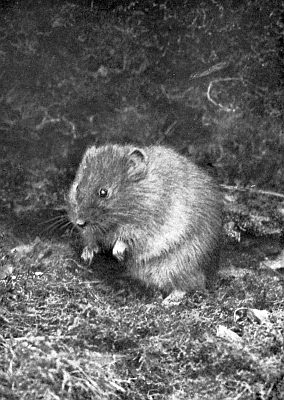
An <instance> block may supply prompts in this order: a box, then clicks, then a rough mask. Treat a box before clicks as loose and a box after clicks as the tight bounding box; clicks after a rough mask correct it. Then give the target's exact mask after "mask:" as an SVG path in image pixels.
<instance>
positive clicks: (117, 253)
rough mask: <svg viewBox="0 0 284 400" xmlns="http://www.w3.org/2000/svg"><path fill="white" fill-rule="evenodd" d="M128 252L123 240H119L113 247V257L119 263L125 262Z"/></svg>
mask: <svg viewBox="0 0 284 400" xmlns="http://www.w3.org/2000/svg"><path fill="white" fill-rule="evenodd" d="M126 250H127V246H126V244H125V243H124V242H122V241H121V240H117V241H116V242H115V245H114V246H113V249H112V255H113V256H114V257H115V258H116V259H117V260H118V261H123V260H124V256H125V252H126Z"/></svg>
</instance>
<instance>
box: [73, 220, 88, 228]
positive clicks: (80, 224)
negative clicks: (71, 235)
mask: <svg viewBox="0 0 284 400" xmlns="http://www.w3.org/2000/svg"><path fill="white" fill-rule="evenodd" d="M75 224H76V225H77V226H79V228H84V227H85V226H86V225H87V221H85V220H84V219H82V218H77V219H76V221H75Z"/></svg>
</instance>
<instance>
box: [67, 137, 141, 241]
mask: <svg viewBox="0 0 284 400" xmlns="http://www.w3.org/2000/svg"><path fill="white" fill-rule="evenodd" d="M147 162H148V160H147V155H146V153H145V151H144V150H143V149H138V148H135V147H132V146H118V145H107V146H102V147H95V146H93V147H91V148H89V149H88V150H87V151H86V153H85V155H84V157H83V160H82V162H81V164H80V166H79V169H78V171H77V175H76V178H75V180H74V182H73V184H72V186H71V189H70V192H69V196H68V203H69V204H68V206H69V217H70V219H71V221H72V222H73V223H74V224H75V225H77V226H78V227H79V228H85V227H87V226H91V228H92V230H94V231H96V230H97V231H98V232H101V233H105V232H108V231H111V230H113V229H115V228H116V227H117V226H119V225H120V226H121V225H125V224H127V223H133V222H134V223H135V221H136V220H137V221H139V218H140V217H141V212H143V210H142V209H141V207H142V208H143V201H144V194H143V188H142V187H141V183H142V186H143V181H144V180H145V177H146V176H147V172H148V166H147Z"/></svg>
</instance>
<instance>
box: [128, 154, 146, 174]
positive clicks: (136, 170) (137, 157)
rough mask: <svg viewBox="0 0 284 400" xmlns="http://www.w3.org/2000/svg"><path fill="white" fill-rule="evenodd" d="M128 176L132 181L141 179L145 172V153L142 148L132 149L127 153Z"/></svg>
mask: <svg viewBox="0 0 284 400" xmlns="http://www.w3.org/2000/svg"><path fill="white" fill-rule="evenodd" d="M127 166H128V177H129V178H131V180H133V181H138V180H140V179H143V178H144V177H145V175H146V172H147V154H146V153H145V151H144V150H142V149H138V148H136V149H132V150H131V152H130V153H129V154H128V155H127Z"/></svg>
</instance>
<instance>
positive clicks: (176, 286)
mask: <svg viewBox="0 0 284 400" xmlns="http://www.w3.org/2000/svg"><path fill="white" fill-rule="evenodd" d="M102 189H104V190H102ZM106 190H107V192H106ZM106 193H107V195H106ZM100 195H101V196H106V197H100ZM69 215H70V219H71V221H72V222H73V223H74V224H77V225H79V226H80V227H79V228H80V230H81V232H82V236H83V240H84V242H85V246H86V247H85V249H84V251H83V257H84V259H85V260H87V259H88V260H89V261H91V260H92V257H93V254H94V253H96V252H98V251H99V250H100V249H101V248H109V249H113V253H114V255H116V256H117V257H118V258H121V259H123V261H124V263H125V265H126V267H127V269H128V270H129V273H130V274H131V275H132V276H133V277H134V278H138V279H140V280H142V281H143V282H145V283H146V284H147V285H149V286H151V285H152V286H156V287H158V288H160V289H162V290H163V291H165V292H167V293H170V292H172V291H173V290H181V291H188V290H192V289H198V288H204V287H205V284H206V281H208V280H211V278H212V277H213V276H214V275H215V272H216V271H217V269H218V258H219V247H220V237H221V230H222V199H221V195H220V192H219V189H218V186H217V185H216V184H215V183H214V181H213V180H212V178H211V177H209V176H208V175H207V174H206V173H205V172H203V171H202V170H201V169H199V168H198V167H197V166H196V165H195V164H193V163H192V162H190V161H189V160H188V159H187V158H186V157H184V156H182V155H179V154H177V153H176V152H175V151H173V150H171V149H169V148H166V147H162V146H151V147H143V148H137V147H134V146H120V145H106V146H102V147H95V146H93V147H91V148H89V149H88V150H87V151H86V153H85V155H84V157H83V160H82V163H81V165H80V167H79V169H78V172H77V175H76V178H75V180H74V182H73V184H72V187H71V190H70V193H69ZM124 250H125V252H124Z"/></svg>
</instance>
